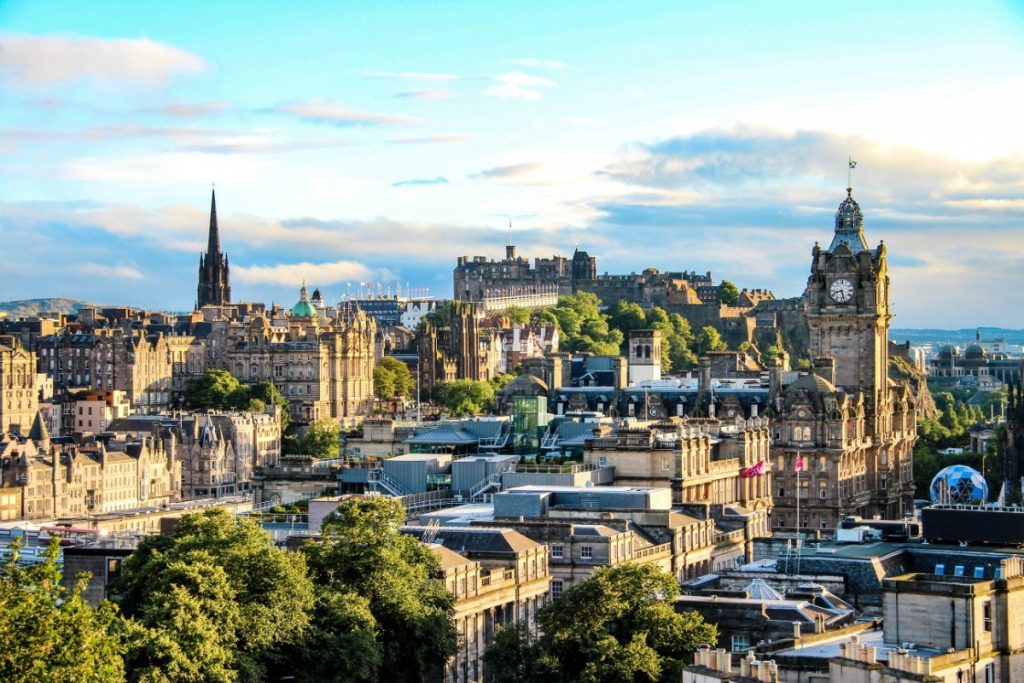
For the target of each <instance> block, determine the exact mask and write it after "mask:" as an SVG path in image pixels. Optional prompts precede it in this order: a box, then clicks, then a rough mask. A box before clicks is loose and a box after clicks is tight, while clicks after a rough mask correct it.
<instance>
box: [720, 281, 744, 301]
mask: <svg viewBox="0 0 1024 683" xmlns="http://www.w3.org/2000/svg"><path fill="white" fill-rule="evenodd" d="M718 300H719V301H721V302H722V303H723V304H725V305H726V306H735V305H736V304H738V303H739V302H740V290H739V289H738V288H737V287H736V285H734V284H733V283H731V282H729V281H728V280H722V284H720V285H718Z"/></svg>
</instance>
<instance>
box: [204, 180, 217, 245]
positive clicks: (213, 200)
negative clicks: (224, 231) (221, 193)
mask: <svg viewBox="0 0 1024 683" xmlns="http://www.w3.org/2000/svg"><path fill="white" fill-rule="evenodd" d="M206 252H207V254H211V255H212V254H219V253H220V232H219V230H218V229H217V191H216V190H210V241H209V243H208V244H207V247H206Z"/></svg>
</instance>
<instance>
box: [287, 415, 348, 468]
mask: <svg viewBox="0 0 1024 683" xmlns="http://www.w3.org/2000/svg"><path fill="white" fill-rule="evenodd" d="M298 447H299V451H298V452H299V453H300V454H303V455H312V456H313V457H314V458H316V459H318V460H328V459H331V458H337V457H339V456H340V455H341V425H340V424H338V422H336V421H335V420H332V419H331V418H329V417H322V418H320V419H319V420H317V421H316V422H314V423H313V424H311V425H309V428H308V429H307V430H306V433H305V434H304V435H303V436H302V438H301V439H299V444H298Z"/></svg>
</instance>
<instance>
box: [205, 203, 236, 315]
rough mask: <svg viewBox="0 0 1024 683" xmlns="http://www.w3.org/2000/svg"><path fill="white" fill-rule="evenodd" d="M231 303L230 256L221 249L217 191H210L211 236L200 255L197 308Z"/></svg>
mask: <svg viewBox="0 0 1024 683" xmlns="http://www.w3.org/2000/svg"><path fill="white" fill-rule="evenodd" d="M229 303H231V283H230V280H229V277H228V257H227V254H224V253H223V252H221V250H220V230H219V228H218V227H217V193H216V191H211V192H210V238H209V242H208V244H207V247H206V254H203V255H201V256H200V257H199V286H198V287H197V288H196V309H197V310H198V309H201V308H202V307H203V306H223V305H225V304H229Z"/></svg>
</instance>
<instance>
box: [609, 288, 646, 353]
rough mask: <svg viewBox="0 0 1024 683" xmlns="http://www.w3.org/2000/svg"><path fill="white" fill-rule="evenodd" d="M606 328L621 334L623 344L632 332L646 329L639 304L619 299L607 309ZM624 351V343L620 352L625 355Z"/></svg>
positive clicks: (644, 315) (644, 316) (642, 310)
mask: <svg viewBox="0 0 1024 683" xmlns="http://www.w3.org/2000/svg"><path fill="white" fill-rule="evenodd" d="M608 326H609V327H610V328H612V329H616V330H618V331H619V332H621V333H622V337H623V342H625V340H626V339H628V338H629V333H630V332H632V331H633V330H642V329H645V328H646V327H648V323H647V315H646V314H645V313H644V309H643V308H642V307H641V306H640V304H636V303H630V302H628V301H626V300H625V299H619V300H618V301H616V302H615V303H614V304H612V305H611V307H609V309H608ZM626 350H627V349H626V347H625V343H623V345H622V352H623V353H625V352H626Z"/></svg>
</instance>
